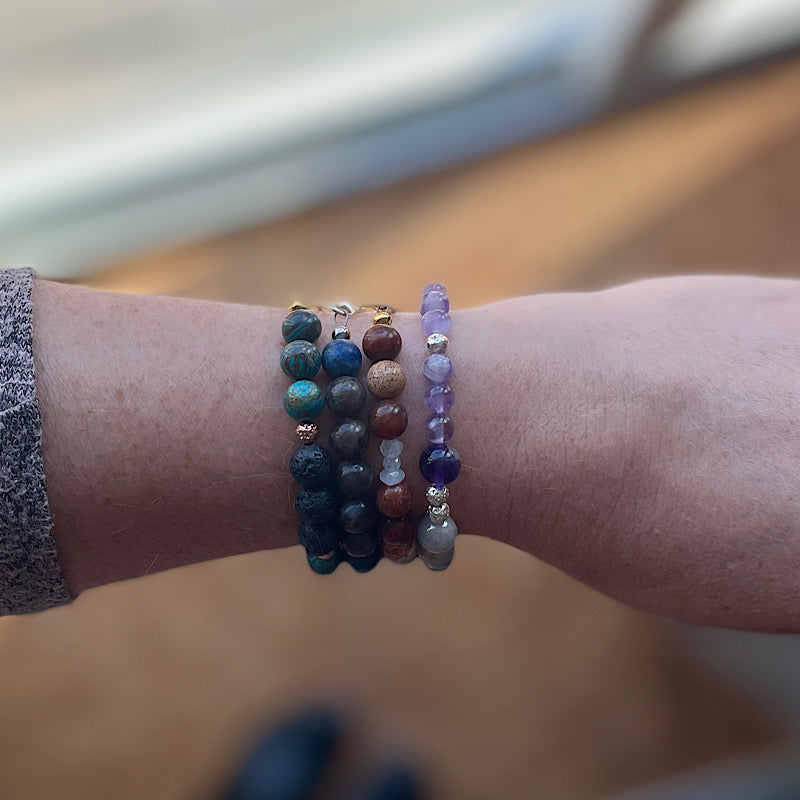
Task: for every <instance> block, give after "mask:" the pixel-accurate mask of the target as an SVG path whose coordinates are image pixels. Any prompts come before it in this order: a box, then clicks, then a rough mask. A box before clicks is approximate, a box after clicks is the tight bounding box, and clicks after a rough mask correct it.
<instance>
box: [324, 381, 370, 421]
mask: <svg viewBox="0 0 800 800" xmlns="http://www.w3.org/2000/svg"><path fill="white" fill-rule="evenodd" d="M325 402H326V403H327V405H328V408H329V409H330V410H331V411H333V413H334V414H336V416H338V417H355V416H356V415H357V414H358V413H359V412H360V411H361V409H362V408H364V403H366V402H367V390H366V389H365V388H364V384H363V383H361V381H360V380H358V378H354V377H352V376H351V375H343V376H342V377H341V378H336V380H333V381H331V382H330V383H329V384H328V389H327V391H326V392H325Z"/></svg>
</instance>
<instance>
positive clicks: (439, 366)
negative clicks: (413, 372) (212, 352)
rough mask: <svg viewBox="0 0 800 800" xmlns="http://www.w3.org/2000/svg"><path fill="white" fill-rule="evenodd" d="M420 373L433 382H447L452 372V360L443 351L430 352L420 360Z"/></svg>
mask: <svg viewBox="0 0 800 800" xmlns="http://www.w3.org/2000/svg"><path fill="white" fill-rule="evenodd" d="M422 374H423V375H424V376H425V377H426V378H427V379H428V380H429V381H433V382H434V383H447V381H448V380H449V379H450V376H451V375H452V374H453V362H452V361H451V360H450V356H446V355H445V354H444V353H431V354H430V355H429V356H428V357H427V358H426V359H425V360H424V361H423V362H422Z"/></svg>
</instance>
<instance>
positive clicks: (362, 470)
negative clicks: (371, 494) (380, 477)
mask: <svg viewBox="0 0 800 800" xmlns="http://www.w3.org/2000/svg"><path fill="white" fill-rule="evenodd" d="M373 478H374V475H373V472H372V467H371V466H370V465H369V464H367V462H366V461H342V462H341V463H340V464H339V466H338V467H336V483H337V485H338V486H339V491H340V492H341V493H342V494H343V495H344V496H345V497H361V495H363V494H366V493H367V492H368V491H369V490H370V487H371V486H372V480H373Z"/></svg>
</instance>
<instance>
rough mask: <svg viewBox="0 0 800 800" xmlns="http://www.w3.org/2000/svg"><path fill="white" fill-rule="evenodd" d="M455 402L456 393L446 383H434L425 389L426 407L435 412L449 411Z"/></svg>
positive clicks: (443, 412)
mask: <svg viewBox="0 0 800 800" xmlns="http://www.w3.org/2000/svg"><path fill="white" fill-rule="evenodd" d="M455 402H456V396H455V393H454V392H453V390H452V388H451V387H450V386H448V385H447V384H446V383H434V384H433V386H429V387H428V388H427V389H426V390H425V407H426V408H427V409H428V411H430V412H431V413H433V414H440V415H444V414H447V413H449V411H450V409H451V408H452V407H453V405H454V404H455Z"/></svg>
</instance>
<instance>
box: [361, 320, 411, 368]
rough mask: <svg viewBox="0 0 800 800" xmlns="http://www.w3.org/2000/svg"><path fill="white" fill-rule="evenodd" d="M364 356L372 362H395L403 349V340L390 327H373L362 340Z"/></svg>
mask: <svg viewBox="0 0 800 800" xmlns="http://www.w3.org/2000/svg"><path fill="white" fill-rule="evenodd" d="M361 347H362V348H363V349H364V355H366V357H367V358H368V359H369V360H370V361H383V360H385V359H388V360H390V361H391V360H393V359H395V358H397V356H398V354H399V353H400V350H401V349H402V347H403V339H402V337H401V336H400V334H399V333H398V332H397V330H396V329H395V328H392V327H391V326H390V325H373V326H372V327H371V328H370V329H369V330H368V331H367V332H366V333H365V334H364V338H363V339H362V340H361Z"/></svg>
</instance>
